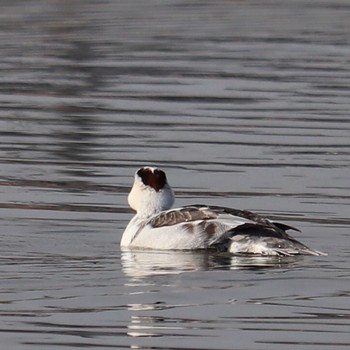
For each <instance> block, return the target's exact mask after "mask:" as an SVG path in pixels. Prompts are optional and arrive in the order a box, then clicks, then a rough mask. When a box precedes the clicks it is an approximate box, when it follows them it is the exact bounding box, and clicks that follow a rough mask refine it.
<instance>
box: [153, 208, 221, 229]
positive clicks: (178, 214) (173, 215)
mask: <svg viewBox="0 0 350 350" xmlns="http://www.w3.org/2000/svg"><path fill="white" fill-rule="evenodd" d="M217 217H218V214H217V213H215V212H214V211H211V210H208V209H207V210H205V208H203V207H201V209H200V208H199V207H195V206H187V207H183V208H181V209H174V210H167V211H164V212H161V213H159V214H158V215H156V216H154V217H152V218H151V219H150V220H149V222H148V224H149V225H151V226H152V227H163V226H173V225H176V224H181V223H184V222H192V221H196V220H210V219H216V218H217Z"/></svg>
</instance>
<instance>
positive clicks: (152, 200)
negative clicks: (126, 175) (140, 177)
mask: <svg viewBox="0 0 350 350" xmlns="http://www.w3.org/2000/svg"><path fill="white" fill-rule="evenodd" d="M174 201H175V195H174V192H173V191H172V189H171V188H170V186H169V185H168V184H166V185H165V186H164V187H163V188H162V189H161V190H159V191H158V192H157V191H155V190H154V189H153V188H150V187H147V186H145V185H143V184H142V183H140V182H138V181H135V182H134V185H133V187H132V189H131V191H130V193H129V196H128V202H129V205H130V207H131V208H132V209H134V210H136V212H137V216H138V217H140V218H148V217H150V216H152V215H155V214H157V213H159V212H161V211H163V210H168V209H170V208H171V207H172V205H173V204H174Z"/></svg>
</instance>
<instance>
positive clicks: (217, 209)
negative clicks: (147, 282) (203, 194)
mask: <svg viewBox="0 0 350 350" xmlns="http://www.w3.org/2000/svg"><path fill="white" fill-rule="evenodd" d="M174 201H175V194H174V191H173V190H172V188H171V187H170V185H169V183H168V180H167V176H166V173H165V172H164V171H163V170H162V169H160V168H158V167H152V166H144V167H141V168H140V169H138V170H137V171H136V172H135V175H134V182H133V185H132V188H131V190H130V192H129V195H128V204H129V206H130V207H131V208H132V209H133V210H134V211H135V212H136V214H135V216H134V217H133V218H132V219H131V220H130V222H129V223H128V225H127V226H126V228H125V230H124V232H123V234H122V238H121V241H120V245H121V247H122V248H127V249H155V250H183V251H187V250H214V251H219V252H227V253H230V254H233V255H238V256H242V255H243V256H249V255H251V256H294V255H314V256H319V255H327V254H325V253H323V252H321V251H318V250H314V249H311V248H309V247H307V246H306V245H304V244H303V243H301V242H299V241H298V240H296V239H295V238H293V237H292V236H290V235H289V234H288V233H287V232H286V231H289V230H293V231H299V232H300V230H299V229H297V228H295V227H293V226H289V225H287V224H284V223H279V222H274V221H271V220H270V219H268V218H266V217H263V216H260V215H258V214H255V213H253V212H250V211H248V210H240V209H233V208H228V207H221V206H213V205H203V204H192V205H186V206H183V207H179V208H172V206H173V204H174Z"/></svg>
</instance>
